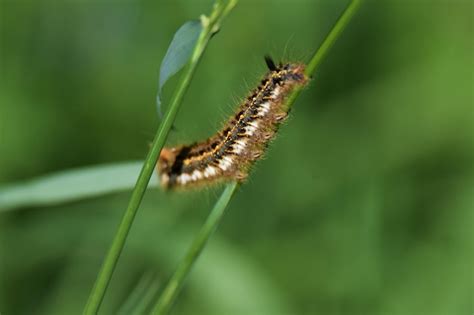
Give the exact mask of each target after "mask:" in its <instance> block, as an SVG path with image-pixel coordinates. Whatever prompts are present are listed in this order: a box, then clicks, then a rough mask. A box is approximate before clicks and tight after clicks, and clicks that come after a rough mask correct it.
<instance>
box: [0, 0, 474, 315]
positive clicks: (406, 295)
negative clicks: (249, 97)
mask: <svg viewBox="0 0 474 315" xmlns="http://www.w3.org/2000/svg"><path fill="white" fill-rule="evenodd" d="M346 4H347V1H329V0H327V1H322V0H314V1H309V0H308V1H303V0H301V1H290V0H286V1H285V0H280V1H276V0H274V1H269V0H268V1H263V0H260V1H251V0H242V1H240V2H239V4H238V6H237V8H236V9H235V10H234V12H232V14H231V15H230V17H229V18H228V19H227V20H226V21H225V23H224V25H223V28H222V30H221V32H220V33H219V34H218V35H217V36H215V37H214V38H213V40H212V41H211V44H210V46H209V49H208V50H207V51H206V53H205V55H204V58H203V60H202V63H201V64H200V65H199V67H198V71H197V74H196V76H195V77H194V79H193V82H192V84H191V87H190V90H189V93H188V94H187V95H186V98H185V103H184V104H183V107H182V108H181V111H180V113H179V117H178V120H177V121H176V124H175V126H176V130H174V131H172V133H171V135H170V138H169V143H170V144H176V143H178V142H191V141H194V140H199V139H202V138H205V137H207V136H209V135H210V134H212V133H213V132H214V131H215V130H216V129H217V128H218V127H219V126H220V123H221V121H222V120H223V119H224V118H225V117H226V116H227V115H228V114H230V113H232V110H233V108H234V107H235V104H236V103H237V102H238V100H239V99H240V98H242V97H244V96H245V94H246V91H247V88H248V87H251V86H254V85H255V84H256V82H258V79H259V77H260V76H261V74H263V73H264V72H265V66H264V62H263V56H264V55H265V54H267V53H270V54H271V55H272V56H273V57H274V58H275V59H277V60H280V59H283V60H300V61H307V60H308V59H309V58H310V56H311V54H312V53H313V51H314V50H315V49H316V48H317V47H318V45H319V43H320V42H321V41H322V39H323V38H324V36H325V34H326V33H327V32H328V30H329V29H330V28H331V26H332V25H333V23H334V21H335V20H336V19H337V17H338V15H339V14H340V12H341V11H342V10H343V8H344V7H345V5H346ZM211 5H212V1H210V0H206V1H191V0H188V1H171V0H169V1H152V0H149V1H148V0H147V1H144V0H143V1H138V0H137V1H132V0H130V1H125V0H124V1H86V0H84V1H80V0H77V1H73V0H71V1H68V0H65V1H53V0H50V1H33V0H26V1H14V0H2V1H1V2H0V34H1V36H0V40H1V46H0V49H1V68H0V78H1V84H0V184H7V183H10V182H14V181H19V180H23V179H28V178H31V177H35V176H40V175H44V174H48V173H52V172H56V171H60V170H66V169H69V168H74V167H80V166H87V165H96V164H101V163H113V162H120V161H127V160H136V159H143V158H144V157H145V155H146V152H147V150H148V148H149V144H150V142H151V141H152V138H153V135H154V132H155V130H156V128H157V124H158V117H157V114H156V108H155V95H156V89H157V82H158V78H157V74H158V67H159V64H160V62H161V59H162V58H163V56H164V54H165V53H166V49H167V46H168V44H169V42H170V41H171V39H172V37H173V34H174V32H175V31H176V29H177V28H178V27H179V26H180V25H182V24H183V23H184V22H185V21H187V20H189V19H192V18H196V17H198V16H199V15H200V14H203V13H208V12H209V11H210V8H211ZM473 11H474V7H473V2H471V1H456V0H453V1H442V0H439V1H435V0H433V1H428V0H426V1H422V0H419V1H416V0H415V1H366V2H365V3H364V5H363V6H362V8H361V10H360V11H359V13H358V14H357V16H356V17H355V18H354V20H353V21H352V22H351V23H350V24H349V27H348V29H347V30H346V31H345V32H344V34H343V35H342V36H341V38H340V39H339V41H338V42H337V43H336V45H335V46H334V47H333V49H332V50H331V52H330V54H329V56H328V57H327V58H326V59H325V60H324V62H323V64H322V66H321V68H320V70H319V71H318V73H317V74H316V75H315V77H314V79H313V80H312V82H311V84H310V86H309V87H308V88H307V89H306V91H305V92H304V93H303V94H302V95H301V97H300V98H299V99H298V101H297V104H295V107H294V110H293V111H292V117H291V118H290V119H289V122H288V124H287V125H286V126H285V127H284V128H282V129H281V132H280V135H279V137H278V139H277V140H276V141H275V142H274V143H273V145H272V146H271V148H270V150H269V152H268V154H267V157H266V158H265V159H264V160H263V161H261V162H260V163H258V165H257V167H256V168H255V170H254V172H253V174H252V176H251V178H250V180H249V182H248V183H247V184H246V185H244V186H243V187H242V188H241V189H240V192H239V193H238V194H237V196H236V198H235V199H234V200H233V201H232V203H231V205H230V208H229V210H228V213H227V214H226V217H225V218H224V221H223V223H222V225H221V226H220V227H219V229H218V231H217V233H216V234H215V235H214V237H213V238H212V240H211V242H210V244H209V245H208V247H207V248H206V250H205V252H204V254H203V255H202V256H201V258H200V260H199V261H198V264H197V265H196V266H195V268H194V270H193V272H192V274H191V276H190V278H189V279H188V281H187V284H186V286H185V288H184V290H183V292H182V294H181V295H180V296H179V298H178V300H177V303H176V305H175V307H174V308H173V310H172V314H183V315H186V314H211V315H212V314H216V315H217V314H226V315H227V314H228V315H238V314H251V315H253V314H255V315H266V314H268V315H274V314H277V315H278V314H281V315H289V314H326V315H337V314H351V315H352V314H400V315H402V314H403V315H406V314H415V315H422V314H430V315H433V314H440V315H451V314H462V315H464V314H465V315H469V314H473V312H474V310H473V300H474V294H473V287H474V285H473V281H474V276H473V265H474V242H473V241H474V214H473V210H474V169H473V165H474V163H473V162H474V128H473V126H474V104H473V103H474V102H473V101H474V100H473V87H474V85H473V69H474V64H473V34H474V32H473ZM175 82H176V79H174V80H172V81H171V82H170V83H169V84H167V86H166V87H165V95H164V99H165V102H166V100H168V99H169V97H170V94H171V92H172V88H173V85H174V83H175ZM219 192H220V189H219V188H216V189H206V190H203V191H197V192H190V193H169V194H165V193H162V192H160V191H159V190H158V189H153V190H150V191H149V192H148V193H147V195H146V196H145V200H144V203H143V206H142V207H141V208H140V211H139V213H138V216H137V218H136V221H135V223H134V226H133V228H132V231H131V234H130V237H129V240H128V242H127V245H126V247H125V250H124V253H123V256H122V258H121V260H120V262H119V265H118V268H117V271H116V273H115V275H114V278H113V280H112V282H111V286H110V290H109V291H108V293H107V295H106V298H105V301H104V305H103V308H102V312H101V313H103V314H116V313H118V312H119V309H120V308H121V307H123V306H122V305H123V304H124V301H125V300H126V299H127V297H128V296H129V295H130V292H131V291H132V290H133V289H134V288H135V287H136V286H137V283H138V282H140V283H141V284H139V286H140V285H143V284H144V283H145V284H147V283H152V285H151V287H148V288H145V290H144V291H145V292H147V294H148V295H153V293H154V292H155V290H154V289H153V288H161V287H162V285H163V284H164V283H166V280H167V279H168V277H169V276H170V274H171V272H172V271H173V269H174V267H175V266H176V264H177V262H178V261H179V259H180V258H181V257H182V255H183V254H184V252H185V250H186V248H187V246H188V244H189V243H190V241H191V239H192V237H193V235H194V234H195V233H196V232H197V230H198V229H199V227H200V225H201V224H202V223H203V221H204V219H205V217H206V215H207V214H208V212H209V210H210V208H211V207H212V205H213V203H214V202H215V200H216V198H217V197H218V196H219ZM129 195H130V192H123V193H117V194H113V195H109V196H104V197H100V198H94V199H88V200H84V201H77V202H72V203H68V204H65V205H58V206H51V207H40V208H22V209H14V210H10V211H0V244H1V247H0V268H1V269H0V277H1V278H0V313H1V314H2V315H4V314H5V315H6V314H79V313H80V312H81V310H82V307H83V305H84V304H85V301H86V298H87V296H88V294H89V292H90V289H91V287H92V284H93V281H94V279H95V276H96V274H97V272H98V270H99V267H100V264H101V262H102V259H103V257H104V254H105V251H106V249H107V248H108V246H109V245H110V242H111V239H112V236H113V234H114V232H115V228H116V226H117V223H118V221H119V220H120V217H121V215H122V213H123V211H124V209H125V207H126V204H127V202H128V198H129ZM140 279H142V280H140ZM143 279H145V280H143ZM145 286H146V285H145ZM135 292H138V294H137V295H138V296H140V297H145V294H144V293H140V291H135ZM145 298H146V297H145ZM122 312H123V313H127V312H128V311H127V310H126V309H124V308H122ZM123 313H122V314H123Z"/></svg>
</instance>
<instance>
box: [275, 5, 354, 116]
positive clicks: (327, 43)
mask: <svg viewBox="0 0 474 315" xmlns="http://www.w3.org/2000/svg"><path fill="white" fill-rule="evenodd" d="M361 2H362V0H352V1H351V2H350V3H349V5H348V6H347V7H346V9H345V10H344V11H343V12H342V14H341V16H340V17H339V19H338V20H337V21H336V23H335V24H334V26H333V28H332V29H331V30H330V31H329V33H328V35H327V36H326V38H325V39H324V41H323V42H322V43H321V45H320V46H319V48H318V49H317V50H316V52H315V53H314V55H313V57H312V58H311V60H310V62H309V63H308V65H307V66H306V70H305V73H306V75H308V76H310V77H311V76H312V75H313V74H314V73H315V72H316V70H317V69H318V67H319V65H320V64H321V62H322V61H323V59H324V57H326V55H327V54H328V52H329V50H330V49H331V47H332V46H333V45H334V43H335V42H336V40H337V39H338V38H339V36H340V35H341V33H342V32H343V31H344V29H345V28H346V26H347V24H349V22H350V20H351V19H352V17H353V16H354V14H355V13H356V12H357V10H358V9H359V7H360V4H361ZM301 91H302V88H299V89H296V90H295V91H293V93H291V95H290V96H289V97H288V100H287V101H286V104H285V106H284V107H285V108H286V110H287V111H289V110H290V109H291V107H292V106H293V104H294V103H295V101H296V98H297V97H298V95H299V94H300V93H301Z"/></svg>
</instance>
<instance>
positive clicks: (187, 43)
mask: <svg viewBox="0 0 474 315" xmlns="http://www.w3.org/2000/svg"><path fill="white" fill-rule="evenodd" d="M201 31H202V24H201V21H199V20H192V21H188V22H186V23H184V24H183V25H182V26H181V27H180V28H179V29H178V30H177V31H176V33H175V34H174V36H173V40H172V41H171V44H170V46H169V47H168V51H167V52H166V55H165V57H164V58H163V61H162V62H161V66H160V79H159V83H158V95H157V96H156V104H157V111H158V114H159V115H160V117H161V90H162V89H163V86H164V85H165V83H166V82H167V81H168V80H169V78H171V77H172V76H173V75H175V74H176V73H177V72H178V71H179V70H181V69H182V68H183V67H184V66H185V65H186V64H187V62H188V60H189V58H190V57H191V54H192V52H193V50H194V47H195V46H196V42H197V40H198V38H199V34H200V33H201Z"/></svg>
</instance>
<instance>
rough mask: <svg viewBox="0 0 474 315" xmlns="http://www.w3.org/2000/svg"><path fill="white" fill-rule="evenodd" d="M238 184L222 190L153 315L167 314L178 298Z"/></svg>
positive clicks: (232, 184)
mask: <svg viewBox="0 0 474 315" xmlns="http://www.w3.org/2000/svg"><path fill="white" fill-rule="evenodd" d="M238 186H239V185H238V184H237V183H236V182H233V183H230V184H229V185H227V186H226V188H225V189H224V191H223V192H222V195H221V196H220V198H219V200H217V203H216V204H215V205H214V208H213V209H212V210H211V212H210V214H209V216H208V217H207V219H206V222H205V223H204V225H203V227H202V228H201V230H200V231H199V233H198V234H197V235H196V237H195V238H194V241H193V243H192V244H191V246H190V248H189V250H188V251H187V253H186V256H185V257H184V258H183V260H182V261H181V262H180V264H179V266H178V268H177V269H176V271H175V273H174V274H173V276H172V277H171V279H170V281H169V282H168V284H167V285H166V288H165V289H164V291H163V293H162V294H161V296H160V298H159V299H158V302H157V303H156V305H155V307H154V309H153V311H152V314H153V315H163V314H166V313H167V312H168V310H169V309H170V307H171V306H172V304H173V301H174V300H175V299H176V296H177V295H178V293H179V291H180V289H181V287H182V285H183V283H184V280H185V278H186V276H187V275H188V273H189V271H190V270H191V268H192V266H193V265H194V263H195V262H196V260H197V258H198V257H199V254H200V253H201V252H202V250H203V249H204V246H205V245H206V243H207V241H208V240H209V238H210V236H211V235H212V233H213V232H214V230H215V229H216V228H217V225H218V224H219V222H220V221H221V219H222V217H223V215H224V212H225V209H226V208H227V205H228V204H229V202H230V200H231V199H232V196H233V195H234V193H235V192H236V190H237V187H238Z"/></svg>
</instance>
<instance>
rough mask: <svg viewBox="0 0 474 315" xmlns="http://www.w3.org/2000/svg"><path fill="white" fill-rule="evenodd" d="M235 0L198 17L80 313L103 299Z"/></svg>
mask: <svg viewBox="0 0 474 315" xmlns="http://www.w3.org/2000/svg"><path fill="white" fill-rule="evenodd" d="M235 4H236V0H231V1H229V3H228V4H227V5H223V4H222V3H221V2H220V1H217V2H216V4H214V8H213V11H212V12H211V15H210V17H209V18H204V17H203V18H202V19H201V20H202V23H203V30H202V31H201V34H200V35H199V38H198V40H197V42H196V46H195V48H194V50H193V53H192V55H191V60H190V62H189V64H188V65H187V67H186V68H185V69H184V73H183V74H182V76H181V78H180V81H179V83H178V85H177V88H176V90H175V92H174V94H173V97H172V99H171V102H170V106H169V110H168V111H167V113H166V115H165V117H164V118H163V122H162V123H161V124H160V126H159V128H158V130H157V133H156V135H155V138H154V140H153V143H152V146H151V149H150V151H149V152H148V155H147V157H146V160H145V163H144V164H143V167H142V170H141V172H140V175H139V176H138V179H137V182H136V184H135V188H134V189H133V191H132V196H131V197H130V201H129V204H128V207H127V209H126V210H125V213H124V215H123V217H122V220H121V221H120V224H119V226H118V229H117V232H116V233H115V236H114V239H113V241H112V245H111V246H110V248H109V251H108V252H107V255H106V257H105V259H104V262H103V264H102V267H101V269H100V271H99V274H98V275H97V279H96V281H95V283H94V287H93V288H92V291H91V293H90V295H89V298H88V300H87V304H86V306H85V308H84V311H83V314H85V315H93V314H97V312H98V310H99V307H100V305H101V303H102V301H103V299H104V295H105V292H106V290H107V287H108V285H109V283H110V279H111V278H112V274H113V272H114V269H115V266H116V265H117V262H118V259H119V257H120V254H121V252H122V250H123V247H124V245H125V241H126V239H127V236H128V232H129V231H130V228H131V226H132V223H133V220H134V218H135V215H136V213H137V211H138V207H139V206H140V203H141V201H142V199H143V195H144V194H145V191H146V188H147V186H148V182H149V181H150V178H151V175H152V174H153V170H154V169H155V165H156V161H157V160H158V156H159V154H160V151H161V149H162V147H163V145H164V144H165V141H166V137H167V136H168V133H169V131H170V129H171V126H172V124H173V121H174V120H175V117H176V114H177V113H178V109H179V107H180V104H181V102H182V100H183V97H184V94H185V92H186V90H187V89H188V86H189V83H190V82H191V78H192V76H193V74H194V72H195V71H196V67H197V65H198V63H199V61H200V60H201V56H202V54H203V52H204V50H205V48H206V47H207V44H208V42H209V40H210V38H211V36H212V35H213V34H215V33H216V32H217V31H218V29H219V27H220V23H221V22H222V20H223V19H224V18H225V17H226V15H227V14H228V13H229V12H230V10H231V9H232V8H233V7H234V6H235Z"/></svg>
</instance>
